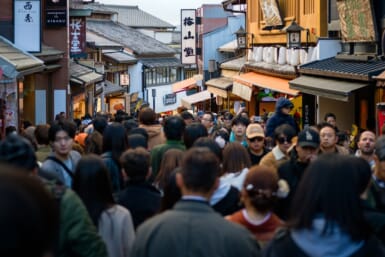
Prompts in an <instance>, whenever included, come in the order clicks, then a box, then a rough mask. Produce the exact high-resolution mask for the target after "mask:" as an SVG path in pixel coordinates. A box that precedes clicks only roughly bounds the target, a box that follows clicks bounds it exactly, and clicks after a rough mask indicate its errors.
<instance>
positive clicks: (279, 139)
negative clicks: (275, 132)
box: [277, 137, 291, 144]
mask: <svg viewBox="0 0 385 257" xmlns="http://www.w3.org/2000/svg"><path fill="white" fill-rule="evenodd" d="M277 141H278V143H280V144H284V143H288V144H291V138H287V137H279V138H278V139H277Z"/></svg>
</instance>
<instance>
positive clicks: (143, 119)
mask: <svg viewBox="0 0 385 257" xmlns="http://www.w3.org/2000/svg"><path fill="white" fill-rule="evenodd" d="M155 121H156V113H155V112H154V110H153V109H151V108H150V107H145V108H143V109H141V110H140V112H139V123H141V124H144V125H153V124H155Z"/></svg>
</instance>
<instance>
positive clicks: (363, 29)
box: [337, 0, 377, 42]
mask: <svg viewBox="0 0 385 257" xmlns="http://www.w3.org/2000/svg"><path fill="white" fill-rule="evenodd" d="M337 8H338V13H339V17H340V25H341V34H342V41H343V42H374V41H377V34H376V31H375V26H374V16H373V5H372V1H371V0H345V1H342V0H338V1H337Z"/></svg>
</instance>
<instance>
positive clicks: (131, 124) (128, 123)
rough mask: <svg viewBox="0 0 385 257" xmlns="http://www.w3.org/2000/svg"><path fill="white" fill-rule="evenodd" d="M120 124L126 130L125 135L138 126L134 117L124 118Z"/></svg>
mask: <svg viewBox="0 0 385 257" xmlns="http://www.w3.org/2000/svg"><path fill="white" fill-rule="evenodd" d="M122 124H123V127H124V128H125V130H126V133H127V135H129V134H130V133H131V130H133V129H135V128H137V127H138V123H137V122H136V121H135V120H134V119H130V120H125V121H123V123H122Z"/></svg>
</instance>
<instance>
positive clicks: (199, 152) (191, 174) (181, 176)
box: [176, 147, 220, 198]
mask: <svg viewBox="0 0 385 257" xmlns="http://www.w3.org/2000/svg"><path fill="white" fill-rule="evenodd" d="M181 168H182V169H181V172H180V173H178V174H177V177H176V180H177V185H178V186H179V188H180V189H181V191H182V194H183V195H199V196H203V197H206V198H210V197H211V195H212V193H213V192H214V190H215V189H216V188H217V186H218V180H219V178H218V177H219V174H220V166H219V160H218V158H217V157H216V156H215V154H214V153H213V152H211V151H210V150H209V149H208V148H207V147H192V148H190V149H189V150H187V152H185V155H184V157H183V161H182V166H181Z"/></svg>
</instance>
